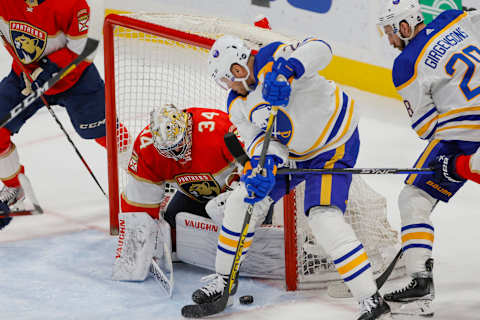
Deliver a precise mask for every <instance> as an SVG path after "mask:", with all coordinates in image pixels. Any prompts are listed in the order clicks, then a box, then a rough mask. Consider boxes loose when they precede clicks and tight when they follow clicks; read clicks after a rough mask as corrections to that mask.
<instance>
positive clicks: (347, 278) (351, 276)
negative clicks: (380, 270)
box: [343, 263, 372, 282]
mask: <svg viewBox="0 0 480 320" xmlns="http://www.w3.org/2000/svg"><path fill="white" fill-rule="evenodd" d="M371 266H372V265H371V264H370V263H368V264H367V265H365V266H364V267H363V268H362V269H360V270H358V271H357V272H355V273H354V274H352V275H350V276H349V277H346V278H343V281H345V282H348V281H351V280H353V279H355V278H356V277H358V276H359V275H361V274H362V273H363V272H365V270H368V268H370V267H371Z"/></svg>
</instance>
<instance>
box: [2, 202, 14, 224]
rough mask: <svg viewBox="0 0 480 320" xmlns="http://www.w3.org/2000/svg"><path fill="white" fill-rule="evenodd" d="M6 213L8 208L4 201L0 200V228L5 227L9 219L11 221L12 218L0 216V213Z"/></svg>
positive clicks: (8, 210)
mask: <svg viewBox="0 0 480 320" xmlns="http://www.w3.org/2000/svg"><path fill="white" fill-rule="evenodd" d="M6 213H10V208H9V207H8V205H7V204H6V203H5V202H3V201H0V230H1V229H3V228H5V227H6V226H7V225H8V224H9V223H10V221H12V218H3V217H1V216H2V214H6Z"/></svg>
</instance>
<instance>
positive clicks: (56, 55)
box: [0, 0, 90, 94]
mask: <svg viewBox="0 0 480 320" xmlns="http://www.w3.org/2000/svg"><path fill="white" fill-rule="evenodd" d="M89 17H90V8H89V6H88V4H87V2H86V0H68V1H65V0H25V1H23V0H2V1H0V31H1V32H2V33H3V34H4V35H5V37H6V38H7V40H8V42H10V44H11V45H12V46H13V48H14V51H15V54H16V55H17V57H18V58H19V59H20V61H21V62H22V63H23V64H24V65H25V66H26V67H27V70H28V71H30V73H31V72H32V71H33V70H35V69H36V68H37V67H38V65H37V63H36V62H37V61H38V60H39V59H40V58H42V57H45V56H47V57H48V58H49V59H50V60H51V61H52V62H55V63H56V64H57V65H58V66H59V67H60V68H63V67H66V66H67V65H68V64H69V63H70V62H71V61H72V60H73V59H75V58H76V57H77V56H78V55H79V54H80V53H81V51H82V49H83V47H84V46H85V43H86V41H87V34H88V23H89ZM89 64H90V62H82V63H81V64H80V65H79V66H78V67H77V68H75V69H74V70H73V71H72V72H71V73H70V74H69V75H67V76H66V77H65V78H63V79H62V80H61V81H59V82H58V83H57V84H56V85H55V86H54V87H53V88H52V89H50V90H49V91H47V94H57V93H60V92H63V91H65V90H67V89H69V88H70V87H72V86H73V85H74V84H75V83H76V82H77V81H78V79H79V78H80V76H81V75H82V73H83V71H84V70H85V68H86V67H87V66H88V65H89ZM12 68H13V70H14V71H15V73H16V74H17V75H19V74H20V73H21V72H22V70H21V69H20V67H19V66H18V65H17V64H16V63H15V62H14V63H13V66H12Z"/></svg>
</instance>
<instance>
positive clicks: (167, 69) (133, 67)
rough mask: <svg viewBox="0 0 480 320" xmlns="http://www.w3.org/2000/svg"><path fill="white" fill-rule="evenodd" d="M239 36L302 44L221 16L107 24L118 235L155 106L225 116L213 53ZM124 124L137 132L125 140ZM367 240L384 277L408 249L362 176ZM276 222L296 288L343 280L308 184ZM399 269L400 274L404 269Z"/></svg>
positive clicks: (362, 228)
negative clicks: (134, 157) (133, 161)
mask: <svg viewBox="0 0 480 320" xmlns="http://www.w3.org/2000/svg"><path fill="white" fill-rule="evenodd" d="M223 34H234V35H237V36H239V37H241V38H243V39H244V40H245V42H246V43H247V44H248V45H249V46H251V48H252V49H258V48H259V47H261V46H262V45H263V44H267V43H269V42H272V41H285V42H292V41H295V40H294V39H292V38H289V37H286V36H284V35H281V34H277V33H274V32H272V31H270V30H265V29H261V28H257V27H254V26H249V25H245V24H240V23H235V22H232V21H226V20H222V19H219V18H210V17H198V16H187V15H177V14H146V13H138V14H126V15H115V14H110V15H108V16H107V17H106V19H105V25H104V50H105V82H106V105H107V106H106V114H107V149H108V174H109V206H110V208H109V210H110V232H111V234H112V235H116V234H118V213H119V204H120V193H121V191H122V189H123V187H124V186H125V184H126V174H125V169H126V167H127V164H128V160H129V157H130V152H131V144H132V143H133V141H134V140H135V137H136V136H137V135H138V133H139V132H140V131H141V130H142V129H143V128H144V127H145V126H146V125H147V123H148V122H149V112H150V111H151V110H152V109H153V107H154V106H159V105H163V104H165V103H173V104H175V105H177V106H183V107H187V106H199V107H211V108H219V109H221V110H225V108H224V106H225V102H226V95H227V92H226V91H224V90H223V89H221V88H220V87H219V86H218V85H217V84H216V83H215V82H214V81H213V80H212V79H210V78H209V76H208V74H207V70H206V69H207V54H208V50H209V48H210V47H211V46H212V44H213V43H214V41H215V39H216V38H218V37H219V36H221V35H223ZM119 123H121V124H122V125H123V126H125V127H126V128H127V130H128V132H129V134H128V137H127V136H126V135H125V132H124V130H123V127H121V126H119V125H118V124H119ZM345 217H346V219H347V220H348V222H349V223H350V224H351V225H352V226H353V228H354V230H355V232H356V234H357V235H358V237H359V238H360V240H361V241H362V243H363V244H364V246H365V249H366V251H367V254H368V256H369V258H370V260H371V263H372V266H373V270H374V272H375V273H376V274H379V273H381V272H382V271H383V270H384V269H385V268H386V266H387V265H388V263H389V262H390V260H391V259H392V258H393V256H394V255H395V253H396V251H397V250H398V248H399V246H400V244H399V240H398V237H397V233H396V232H395V231H393V230H392V228H391V226H390V225H389V223H388V221H387V216H386V200H385V198H384V197H383V196H381V195H380V194H378V193H377V192H375V191H374V190H373V189H372V188H370V187H369V186H368V185H367V184H366V183H365V181H363V180H362V179H361V178H360V177H359V176H356V177H354V179H353V183H352V188H351V191H350V199H349V203H348V209H347V212H346V214H345ZM274 223H276V224H281V225H284V230H285V278H286V286H287V289H288V290H295V289H304V288H320V287H325V286H326V284H327V283H329V282H331V281H339V279H340V278H339V276H338V274H337V272H336V271H335V268H334V266H333V263H332V261H331V259H330V258H329V257H328V256H327V255H326V254H325V253H324V251H323V250H322V248H321V246H319V245H318V244H317V243H316V241H315V239H314V237H313V236H312V234H311V232H310V229H309V227H308V224H307V221H306V218H305V215H304V213H303V186H302V185H300V186H299V187H297V188H296V189H295V190H294V191H292V192H290V194H289V195H287V196H285V197H284V199H283V202H282V201H280V203H278V204H277V205H276V207H275V214H274ZM397 270H398V269H397Z"/></svg>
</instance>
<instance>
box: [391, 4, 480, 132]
mask: <svg viewBox="0 0 480 320" xmlns="http://www.w3.org/2000/svg"><path fill="white" fill-rule="evenodd" d="M479 69H480V14H479V13H477V12H471V13H466V12H462V11H458V10H449V11H445V12H443V13H442V14H440V15H439V16H438V17H437V18H436V19H435V20H434V21H432V22H431V23H430V24H428V25H427V26H426V27H425V28H424V29H423V30H422V31H421V32H420V33H418V35H417V36H416V37H415V38H414V39H413V40H412V41H411V42H410V43H409V44H408V45H407V47H405V49H404V50H403V52H402V53H401V54H400V55H399V56H398V57H397V59H396V60H395V63H394V66H393V82H394V84H395V87H396V88H397V90H398V92H399V93H400V94H401V95H402V97H403V99H404V103H405V106H406V108H407V111H408V114H409V116H410V118H411V125H412V128H413V130H415V131H416V132H417V134H418V135H419V137H420V138H422V139H426V140H432V139H440V140H463V141H480V71H479Z"/></svg>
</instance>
